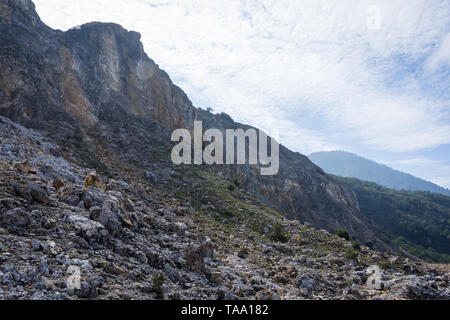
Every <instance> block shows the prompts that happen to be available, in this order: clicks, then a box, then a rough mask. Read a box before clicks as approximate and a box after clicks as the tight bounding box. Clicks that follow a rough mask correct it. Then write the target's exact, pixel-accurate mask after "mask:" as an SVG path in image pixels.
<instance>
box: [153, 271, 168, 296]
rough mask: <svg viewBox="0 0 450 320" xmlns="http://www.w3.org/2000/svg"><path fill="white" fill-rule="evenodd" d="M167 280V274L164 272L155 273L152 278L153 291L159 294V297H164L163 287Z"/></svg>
mask: <svg viewBox="0 0 450 320" xmlns="http://www.w3.org/2000/svg"><path fill="white" fill-rule="evenodd" d="M165 281H166V276H165V275H164V273H162V272H158V273H155V275H154V276H153V278H152V283H153V291H154V292H155V293H156V294H157V295H158V297H160V298H162V296H163V289H162V286H163V285H164V282H165Z"/></svg>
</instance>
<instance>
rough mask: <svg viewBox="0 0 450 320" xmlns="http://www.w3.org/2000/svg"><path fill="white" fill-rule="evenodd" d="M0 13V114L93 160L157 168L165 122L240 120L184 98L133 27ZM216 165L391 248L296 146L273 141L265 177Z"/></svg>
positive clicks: (284, 209) (306, 212) (286, 208)
mask: <svg viewBox="0 0 450 320" xmlns="http://www.w3.org/2000/svg"><path fill="white" fill-rule="evenodd" d="M0 19H1V20H0V43H1V47H0V114H1V115H4V116H6V117H8V118H10V119H12V120H14V121H16V122H18V123H21V124H23V125H25V126H27V127H31V128H36V129H41V130H45V131H46V132H48V133H49V134H50V135H51V136H52V137H54V138H55V139H56V140H58V141H60V143H63V144H64V145H66V146H67V147H69V148H72V149H74V150H75V151H76V152H77V153H79V154H81V156H83V155H84V156H85V157H86V158H89V159H87V162H89V164H91V165H93V166H97V167H98V166H100V167H101V166H102V165H103V167H109V169H110V171H114V168H116V167H117V166H115V165H110V166H107V165H104V164H103V162H114V163H115V164H116V165H122V164H123V162H124V161H126V162H128V163H129V164H130V165H131V164H132V165H133V167H134V168H135V169H136V170H141V171H148V170H153V168H155V170H156V171H160V170H159V169H158V168H161V166H162V163H164V164H165V166H170V163H169V162H168V157H169V154H170V153H169V152H168V148H170V144H169V140H170V139H169V133H170V132H171V131H172V130H173V129H175V128H180V127H181V128H192V126H193V121H194V120H203V121H204V123H205V127H218V128H222V129H225V128H227V129H228V128H229V129H231V128H246V126H244V125H241V124H238V123H235V122H233V121H232V120H231V119H229V118H228V117H226V116H223V115H213V114H211V113H209V112H205V111H202V110H200V109H196V108H195V107H193V106H192V103H191V102H190V101H189V99H188V98H187V96H186V95H185V94H184V93H183V91H182V90H181V89H180V88H178V87H177V86H175V85H174V84H173V83H172V82H171V80H170V78H169V76H168V75H167V74H166V73H165V72H164V71H162V70H161V69H159V67H158V66H157V65H156V64H155V62H153V61H152V60H151V59H150V58H149V57H148V56H147V55H146V53H145V52H144V51H143V46H142V44H141V43H140V41H139V39H140V35H139V34H138V33H136V32H132V31H127V30H125V29H123V28H122V27H121V26H119V25H116V24H104V23H89V24H86V25H83V26H81V27H77V28H74V29H71V30H69V31H67V32H61V31H58V30H52V29H50V28H48V27H47V26H46V25H45V24H44V23H42V21H41V20H40V19H39V17H38V15H37V14H36V12H35V10H34V5H33V3H32V2H31V1H27V0H23V1H12V0H3V1H2V2H1V7H0ZM158 162H159V163H161V165H157V164H156V163H158ZM218 170H219V171H221V172H222V173H224V174H225V175H227V176H229V177H230V179H232V178H235V179H238V180H239V183H240V185H241V186H242V187H244V188H246V189H247V190H249V191H251V192H252V193H254V194H255V195H256V196H257V197H258V199H259V200H261V201H262V202H264V203H265V204H267V205H269V206H271V207H272V208H274V209H276V210H278V211H279V212H281V213H282V214H283V215H285V216H286V217H289V218H296V219H298V220H300V221H302V222H309V223H311V224H312V225H314V226H316V227H318V228H324V229H327V230H328V231H334V230H335V229H346V230H348V231H349V232H350V233H351V235H352V236H353V237H354V238H355V239H357V240H358V241H360V242H362V243H369V242H370V243H373V244H374V246H375V248H377V249H382V250H387V249H392V250H395V247H394V246H393V245H392V244H390V243H389V242H388V241H387V240H386V239H381V236H379V235H377V234H375V232H374V231H373V230H372V228H371V227H370V225H369V224H368V222H367V221H366V220H365V218H364V217H363V216H362V215H361V214H360V212H359V209H358V203H357V200H356V198H355V196H354V194H353V192H352V191H351V190H348V189H346V188H345V187H343V186H342V185H340V184H339V183H337V182H336V181H333V179H332V178H330V177H328V176H326V174H325V173H324V172H323V171H322V170H321V169H319V168H318V167H316V166H315V165H314V164H312V163H311V162H310V161H309V160H308V159H307V158H306V157H305V156H303V155H300V154H298V153H294V152H291V151H289V150H288V149H286V148H284V147H282V148H281V158H280V173H279V174H278V175H277V176H274V177H260V176H259V175H258V174H257V173H255V170H254V169H252V168H250V166H240V167H223V168H218ZM156 174H158V173H156ZM161 180H162V181H161V183H164V182H165V181H166V179H161Z"/></svg>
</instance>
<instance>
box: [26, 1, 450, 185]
mask: <svg viewBox="0 0 450 320" xmlns="http://www.w3.org/2000/svg"><path fill="white" fill-rule="evenodd" d="M34 2H35V4H36V9H37V11H38V13H39V15H40V16H41V18H42V20H43V21H44V22H45V23H47V24H48V25H49V26H51V27H52V28H55V29H61V30H67V29H70V28H72V27H74V26H78V25H81V24H83V23H87V22H91V21H103V22H116V23H119V24H121V25H122V26H123V27H125V28H126V29H128V30H135V31H138V32H140V33H141V35H142V39H141V40H142V42H143V44H144V48H145V51H146V52H147V54H148V55H149V56H150V57H151V58H152V59H153V60H154V61H155V62H156V63H157V64H158V65H159V66H160V67H161V68H162V69H164V70H165V71H167V72H168V73H169V75H170V76H171V78H172V80H173V82H174V83H175V84H177V85H178V86H179V87H181V88H182V89H183V90H184V91H185V92H186V93H187V94H188V96H189V98H190V99H191V101H192V102H193V104H194V105H195V106H196V107H201V108H204V109H206V108H209V107H210V108H212V109H213V110H214V112H226V113H228V114H229V115H231V116H232V118H233V119H234V120H236V121H239V122H243V123H247V124H250V125H253V126H256V127H260V128H263V129H265V130H267V131H268V132H269V133H270V132H278V133H279V139H280V142H281V143H282V144H284V145H286V146H287V147H289V148H290V149H292V150H294V151H298V152H301V153H303V154H306V155H308V154H310V153H313V152H316V151H328V150H345V151H350V152H354V153H357V154H359V155H361V156H363V157H366V158H369V159H372V160H375V161H377V162H380V163H383V164H386V165H388V166H390V167H392V168H395V169H398V170H401V171H405V172H408V173H411V174H413V175H416V176H418V177H420V178H423V179H426V180H429V181H432V182H434V183H437V184H439V185H441V186H444V187H447V188H450V18H449V17H450V0H409V1H405V0H386V1H385V0H370V1H366V0H339V1H336V0H301V1H299V0H258V1H256V0H247V1H245V0H179V1H176V0H173V1H170V0H126V1H125V0H114V1H111V0H77V1H73V0H70V1H69V0H34Z"/></svg>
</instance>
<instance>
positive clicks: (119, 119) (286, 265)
mask: <svg viewBox="0 0 450 320" xmlns="http://www.w3.org/2000/svg"><path fill="white" fill-rule="evenodd" d="M139 38H140V35H139V34H138V33H136V32H132V31H127V30H125V29H123V28H122V27H121V26H119V25H116V24H112V23H107V24H104V23H89V24H86V25H83V26H81V27H79V28H74V29H71V30H68V31H66V32H62V31H59V30H53V29H51V28H49V27H47V26H46V25H45V24H44V23H43V22H42V21H41V20H40V19H39V17H38V15H37V13H36V11H35V7H34V4H33V3H32V2H31V1H30V0H0V137H1V144H0V177H1V179H0V252H1V254H0V283H1V284H2V286H1V288H0V298H1V299H55V300H59V299H68V300H69V299H94V298H95V299H176V300H179V299H197V300H198V299H227V300H229V299H259V300H267V299H298V298H300V299H369V298H379V299H448V298H450V288H449V285H448V275H447V276H446V275H445V272H446V271H445V270H441V269H438V270H436V269H435V267H433V266H430V265H428V264H426V263H423V262H421V261H417V260H416V259H409V258H405V257H401V256H396V255H394V253H395V252H399V251H400V250H399V249H398V247H397V246H396V245H395V244H393V243H392V242H391V241H390V240H389V239H388V238H386V237H385V236H384V235H383V234H381V233H380V232H378V231H377V230H374V228H373V226H372V225H371V223H370V222H369V220H368V219H367V218H366V217H365V216H364V215H363V214H362V213H361V212H360V210H359V206H358V201H357V198H356V196H355V194H354V192H353V191H352V190H351V189H349V188H348V187H346V186H345V185H344V184H342V183H341V182H339V181H338V180H337V179H335V178H333V177H330V176H328V175H326V174H325V173H324V172H323V171H322V170H321V169H320V168H318V167H317V166H316V165H314V164H313V163H312V162H310V161H309V160H308V158H307V157H305V156H303V155H301V154H298V153H294V152H291V151H289V150H288V149H286V148H284V147H281V148H280V153H281V154H280V172H279V174H278V175H276V176H267V177H265V176H260V175H259V167H258V166H253V165H252V166H250V165H248V164H247V165H242V166H225V165H223V166H216V167H210V166H206V165H201V166H196V165H182V166H176V165H174V164H173V163H172V162H171V161H170V151H171V148H172V146H173V144H172V143H171V142H170V133H171V131H172V130H173V129H175V128H180V127H181V128H188V129H192V127H193V124H194V121H195V120H202V121H203V123H204V127H205V128H213V127H214V128H219V129H220V130H222V131H223V130H224V129H225V128H227V129H236V128H243V129H247V128H249V127H248V126H246V125H244V124H239V123H236V122H234V121H233V120H232V119H231V118H230V117H229V116H227V115H224V114H221V115H214V114H212V113H210V112H207V111H204V110H201V109H197V108H195V107H194V106H193V105H192V103H191V102H190V100H189V99H188V97H187V96H186V95H185V94H184V93H183V91H182V90H181V89H180V88H178V87H177V86H175V85H174V84H173V83H172V81H171V80H170V78H169V76H168V75H167V74H166V73H165V72H164V71H162V70H161V69H160V68H159V67H158V66H157V65H156V64H155V62H154V61H152V60H151V59H150V58H149V57H148V56H147V55H146V53H145V52H144V51H143V46H142V44H141V42H140V41H139ZM319 229H325V230H319ZM335 229H345V230H347V231H348V233H350V236H348V237H346V238H350V237H351V240H352V241H353V243H352V242H350V241H348V240H347V239H342V238H340V237H338V236H336V235H333V234H332V233H331V232H330V231H332V232H334V231H335ZM327 230H328V231H327ZM341 234H345V235H347V234H346V232H344V231H341ZM356 241H358V242H360V243H361V244H358V243H357V242H356ZM369 242H370V243H372V244H373V248H374V249H377V250H379V251H373V250H371V249H369V248H368V247H366V246H364V244H367V243H369ZM381 251H382V252H381ZM373 264H378V265H380V266H381V267H382V268H383V269H384V278H385V279H386V280H385V286H384V287H383V288H380V290H379V291H376V292H373V291H372V290H370V288H368V287H367V286H366V280H367V274H366V272H365V270H366V268H367V267H368V266H370V265H373ZM70 270H72V271H70ZM68 273H69V274H72V273H73V274H72V275H71V276H70V277H67V275H68ZM78 276H79V277H78ZM446 277H447V278H446ZM77 279H78V280H79V281H80V285H79V286H77V285H75V286H72V285H71V284H76V282H77V281H76V280H77ZM351 279H352V281H350V280H351ZM68 280H74V282H73V283H72V282H67V281H68Z"/></svg>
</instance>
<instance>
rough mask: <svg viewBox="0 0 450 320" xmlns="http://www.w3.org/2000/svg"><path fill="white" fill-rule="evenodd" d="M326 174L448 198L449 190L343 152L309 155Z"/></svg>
mask: <svg viewBox="0 0 450 320" xmlns="http://www.w3.org/2000/svg"><path fill="white" fill-rule="evenodd" d="M309 158H310V159H311V161H312V162H314V163H315V164H316V165H318V166H319V167H321V168H322V169H323V170H325V171H326V172H327V173H330V174H333V175H336V176H341V177H353V178H358V179H360V180H364V181H370V182H374V183H376V184H379V185H382V186H384V187H387V188H391V189H395V190H409V191H430V192H437V193H441V194H443V195H447V196H450V190H448V189H445V188H442V187H440V186H438V185H436V184H434V183H431V182H428V181H425V180H422V179H420V178H417V177H414V176H412V175H410V174H407V173H404V172H401V171H397V170H394V169H392V168H389V167H387V166H385V165H382V164H379V163H376V162H374V161H371V160H367V159H364V158H362V157H360V156H358V155H356V154H353V153H349V152H344V151H330V152H317V153H313V154H310V155H309Z"/></svg>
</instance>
